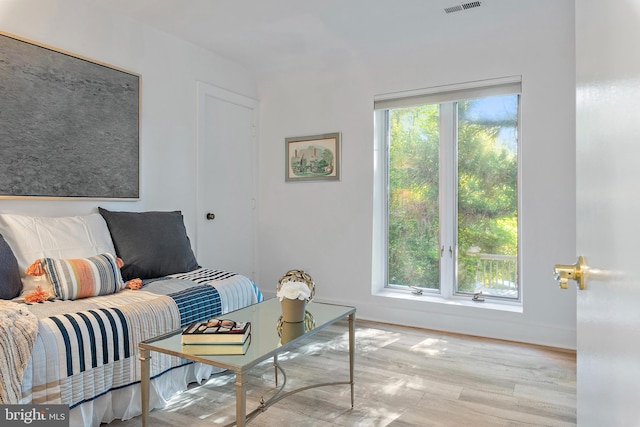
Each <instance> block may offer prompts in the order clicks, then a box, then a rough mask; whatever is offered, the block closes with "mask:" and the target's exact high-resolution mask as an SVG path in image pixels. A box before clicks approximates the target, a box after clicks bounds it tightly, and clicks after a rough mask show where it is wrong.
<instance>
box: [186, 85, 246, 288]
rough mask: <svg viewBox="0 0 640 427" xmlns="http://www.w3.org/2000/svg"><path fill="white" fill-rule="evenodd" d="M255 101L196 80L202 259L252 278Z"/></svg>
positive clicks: (199, 250) (202, 262) (199, 247)
mask: <svg viewBox="0 0 640 427" xmlns="http://www.w3.org/2000/svg"><path fill="white" fill-rule="evenodd" d="M257 106H258V103H257V101H255V100H253V99H250V98H246V97H244V96H241V95H238V94H235V93H231V92H228V91H225V90H223V89H220V88H217V87H214V86H210V85H207V84H204V83H198V153H197V158H198V163H197V168H198V190H197V197H198V199H197V212H198V219H197V222H196V227H197V230H196V245H195V246H196V250H197V258H198V262H199V263H200V265H202V266H203V267H207V268H215V269H220V270H227V271H233V272H235V273H240V274H244V275H245V276H247V277H250V278H252V279H253V278H254V258H255V254H254V250H255V246H256V245H255V228H256V227H255V221H256V218H255V215H254V213H255V203H256V200H255V190H256V185H255V180H256V177H257V171H256V143H255V132H256V131H255V117H256V111H257Z"/></svg>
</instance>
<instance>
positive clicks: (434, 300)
mask: <svg viewBox="0 0 640 427" xmlns="http://www.w3.org/2000/svg"><path fill="white" fill-rule="evenodd" d="M373 296H375V297H382V298H395V299H402V300H407V301H412V302H425V303H431V304H442V305H450V306H456V307H469V308H474V309H479V310H496V311H507V312H510V313H522V303H520V302H515V301H513V302H512V301H501V300H492V299H489V298H487V299H485V301H484V302H476V301H472V300H471V297H458V296H456V297H452V298H444V297H442V296H440V295H434V294H429V293H425V294H422V295H414V294H412V293H411V292H409V291H403V290H396V289H382V290H379V291H374V292H373Z"/></svg>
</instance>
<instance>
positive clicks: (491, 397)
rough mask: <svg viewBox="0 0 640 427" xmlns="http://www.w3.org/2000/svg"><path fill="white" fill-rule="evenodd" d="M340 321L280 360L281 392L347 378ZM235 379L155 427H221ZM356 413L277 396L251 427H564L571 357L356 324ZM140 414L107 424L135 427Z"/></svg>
mask: <svg viewBox="0 0 640 427" xmlns="http://www.w3.org/2000/svg"><path fill="white" fill-rule="evenodd" d="M346 331H347V329H346V322H341V323H337V324H335V325H333V326H331V327H330V328H327V329H326V330H324V331H322V332H320V334H318V335H317V338H313V339H311V340H307V341H305V342H303V343H301V344H300V345H298V346H297V347H296V348H295V349H293V350H292V351H291V352H288V353H285V354H283V355H282V356H281V357H279V361H280V362H281V365H282V366H283V368H284V369H285V371H286V373H287V389H290V388H291V389H292V388H297V387H301V386H304V385H307V384H311V383H313V382H322V381H330V380H333V379H335V380H336V381H339V380H342V379H344V378H348V362H347V351H348V343H347V332H346ZM250 374H251V375H250V380H249V387H248V392H247V411H250V410H253V409H254V408H255V407H256V406H257V405H258V402H259V401H260V397H261V396H263V395H264V396H265V399H267V398H268V397H269V396H270V395H271V394H272V393H273V391H274V390H275V388H274V370H273V365H272V364H271V362H270V361H267V362H264V363H262V364H260V365H258V366H256V367H255V368H254V369H253V370H252V371H251V372H250ZM233 380H234V378H233V375H232V374H218V375H215V376H214V377H212V378H211V379H210V380H209V381H208V382H207V383H205V384H203V385H196V386H192V387H190V388H189V390H187V391H185V392H184V393H181V394H179V395H177V396H176V397H174V398H173V399H172V400H171V401H170V402H169V404H168V405H167V406H166V407H165V408H163V409H161V410H154V411H153V412H151V415H150V421H151V425H152V426H188V427H201V426H221V425H224V424H226V423H228V422H230V421H232V420H233V417H234V416H235V400H234V384H233ZM355 382H356V386H355V396H356V397H355V408H354V409H351V408H350V404H349V387H348V386H330V387H322V388H316V389H310V390H306V391H303V392H301V393H298V394H294V395H292V396H290V397H287V398H286V399H283V400H281V401H280V402H278V403H276V404H275V405H274V406H272V407H270V408H269V409H267V410H266V411H265V412H264V413H262V414H260V415H258V417H257V418H255V419H254V420H253V421H252V422H251V423H250V424H249V426H253V427H273V426H280V427H289V426H314V427H315V426H318V427H335V426H348V427H352V426H393V427H409V426H421V427H422V426H474V427H475V426H479V427H481V426H570V425H575V424H576V360H575V352H567V351H559V350H554V349H549V348H543V347H538V346H532V345H526V344H517V343H512V342H505V341H498V340H490V339H484V338H475V337H469V336H463V335H455V334H447V333H442V332H436V331H430V330H423V329H415V328H407V327H401V326H395V325H387V324H379V323H373V322H365V321H360V320H358V321H357V322H356V368H355ZM139 425H140V417H136V418H134V419H131V420H128V421H125V422H121V421H114V422H112V423H111V424H109V425H108V426H109V427H134V426H139Z"/></svg>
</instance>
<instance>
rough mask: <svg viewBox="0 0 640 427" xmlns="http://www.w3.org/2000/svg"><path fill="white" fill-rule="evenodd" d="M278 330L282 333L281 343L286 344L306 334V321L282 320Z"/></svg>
mask: <svg viewBox="0 0 640 427" xmlns="http://www.w3.org/2000/svg"><path fill="white" fill-rule="evenodd" d="M278 332H279V335H280V343H281V344H286V343H288V342H289V341H291V340H294V339H296V338H298V337H299V336H301V335H304V332H305V325H304V322H282V325H281V326H280V330H279V331H278Z"/></svg>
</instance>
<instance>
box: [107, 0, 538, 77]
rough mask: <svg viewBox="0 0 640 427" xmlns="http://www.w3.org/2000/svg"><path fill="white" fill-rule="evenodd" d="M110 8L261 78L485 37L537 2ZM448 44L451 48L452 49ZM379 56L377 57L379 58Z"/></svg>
mask: <svg viewBox="0 0 640 427" xmlns="http://www.w3.org/2000/svg"><path fill="white" fill-rule="evenodd" d="M94 1H95V2H96V3H98V4H100V5H101V6H102V7H104V8H106V9H110V10H112V11H115V12H117V13H119V14H123V15H127V16H130V17H131V18H133V19H135V20H137V21H141V22H144V23H146V24H148V25H150V26H152V27H155V28H158V29H160V30H162V31H165V32H167V33H170V34H173V35H175V36H177V37H179V38H181V39H184V40H187V41H189V42H192V43H195V44H197V45H199V46H202V47H204V48H206V49H208V50H211V51H213V52H216V53H218V54H219V55H221V56H223V57H226V58H228V59H231V60H233V61H235V62H237V63H240V64H242V65H244V66H245V67H247V68H248V69H250V70H253V71H254V72H255V73H256V74H257V75H259V74H264V73H269V72H277V71H280V70H284V69H291V68H296V67H303V66H308V65H310V64H316V65H317V63H327V62H329V63H330V62H335V61H345V60H350V59H351V60H353V59H357V60H359V61H363V60H364V61H368V60H373V58H374V57H378V58H379V57H380V54H381V53H384V52H385V49H386V50H388V51H390V50H391V49H398V48H403V49H405V51H406V49H415V48H419V47H421V46H425V45H432V44H434V43H438V41H441V40H443V38H444V39H449V40H450V41H451V40H453V41H454V42H455V40H462V39H463V38H465V37H474V38H477V37H481V36H482V33H483V32H484V31H491V30H492V29H494V28H495V24H496V23H500V22H508V21H509V20H510V19H513V18H514V17H523V16H526V14H527V13H528V9H531V7H532V6H533V5H535V3H536V1H537V0H518V1H514V0H484V1H481V6H480V7H478V8H472V9H468V10H464V11H460V12H454V13H450V14H447V13H445V11H444V9H445V8H446V7H450V6H456V5H460V4H462V3H466V2H468V1H467V0H465V1H460V0H393V1H392V0H316V1H310V0H94ZM449 46H450V45H449ZM374 55H375V56H374Z"/></svg>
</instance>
